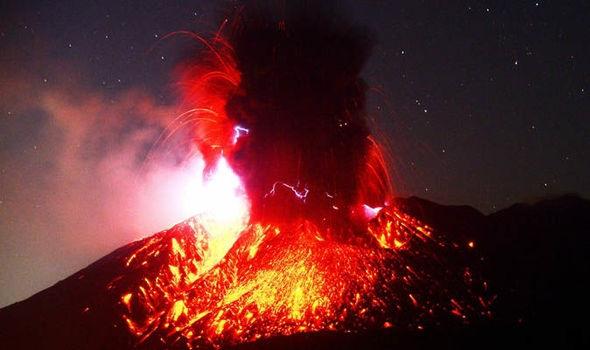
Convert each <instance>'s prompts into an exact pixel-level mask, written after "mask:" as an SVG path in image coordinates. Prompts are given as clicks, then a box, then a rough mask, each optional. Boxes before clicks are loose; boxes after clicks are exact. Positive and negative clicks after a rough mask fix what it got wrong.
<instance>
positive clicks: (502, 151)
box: [0, 0, 590, 306]
mask: <svg viewBox="0 0 590 350" xmlns="http://www.w3.org/2000/svg"><path fill="white" fill-rule="evenodd" d="M233 6H237V5H235V4H234V3H232V2H226V3H224V4H223V5H222V4H221V3H212V2H204V1H196V0H192V1H152V0H149V1H145V0H144V1H69V2H68V1H55V2H54V1H46V2H43V1H38V2H30V1H18V2H17V1H12V2H10V1H4V2H3V3H2V5H0V62H1V68H0V265H1V266H2V268H1V269H0V285H2V286H3V287H2V288H1V290H0V306H2V305H6V304H9V303H12V302H14V301H17V300H20V299H22V298H25V297H27V296H29V295H31V294H32V293H34V292H36V291H39V290H41V289H43V288H45V287H48V286H49V285H51V284H53V283H55V282H56V281H57V280H59V279H60V278H64V277H66V276H68V275H70V274H71V273H73V272H74V271H76V270H78V269H80V268H82V267H84V266H85V265H87V264H88V263H90V262H92V261H94V260H96V259H97V258H99V257H100V256H102V255H104V254H106V253H108V252H109V251H111V250H113V249H114V248H116V247H118V246H120V245H122V244H125V243H128V242H129V241H130V240H133V239H137V238H139V237H141V236H145V235H147V234H149V233H150V232H153V231H156V230H159V229H163V228H165V227H166V226H167V225H170V224H173V223H174V222H177V221H178V220H179V219H181V218H179V217H177V216H175V215H174V214H171V213H170V212H171V210H170V209H169V210H166V209H162V208H164V207H166V206H168V207H169V205H168V203H170V202H173V201H174V198H173V196H172V195H171V194H170V193H169V192H166V190H161V189H160V188H159V187H158V184H159V183H160V181H157V180H158V179H170V178H173V179H174V176H175V175H174V174H175V173H174V171H173V170H170V172H167V171H168V170H169V169H168V170H166V171H164V172H157V173H155V175H154V176H153V177H152V178H150V181H148V183H147V184H146V183H145V182H142V183H139V184H138V183H137V182H133V181H130V180H129V179H130V178H133V176H134V175H135V174H136V172H137V169H138V166H137V164H140V163H141V159H142V157H144V156H145V152H146V150H147V149H149V145H150V144H151V143H153V141H154V140H155V139H156V138H157V136H158V135H159V133H160V132H161V131H162V130H163V128H164V127H165V126H166V122H167V121H169V120H170V118H171V117H174V116H175V115H177V114H178V113H180V112H181V111H182V107H181V106H179V105H178V89H177V87H176V86H175V67H176V66H177V64H178V63H179V62H180V61H182V59H183V58H184V57H186V56H187V54H188V52H191V50H194V49H195V47H197V46H198V45H196V44H195V43H194V42H191V41H190V40H187V39H184V38H182V37H172V38H170V39H163V40H162V38H163V37H165V36H166V34H169V33H171V32H174V31H179V30H191V31H196V32H199V33H203V34H205V35H208V34H210V33H212V32H214V31H215V30H216V29H217V28H218V26H219V24H220V23H221V21H222V20H223V18H224V17H223V16H224V14H223V11H221V9H223V8H227V7H230V8H231V7H233ZM341 6H342V9H343V12H345V13H346V14H347V16H348V17H349V18H350V19H351V20H352V21H354V22H358V23H360V24H363V25H365V26H367V27H368V28H369V29H370V30H371V32H372V33H373V34H374V36H375V42H376V45H375V48H374V51H373V54H372V56H371V58H370V60H369V63H368V64H367V66H366V67H365V70H364V74H363V76H364V77H365V79H366V81H367V82H368V84H369V86H370V87H371V91H370V93H369V105H368V109H369V113H370V115H371V116H372V117H373V118H374V119H375V122H374V125H373V128H374V131H375V132H376V133H377V134H378V135H379V136H380V137H381V139H382V140H386V141H387V143H388V144H389V147H390V152H391V154H392V157H393V162H392V166H391V168H392V173H393V175H394V181H395V183H394V187H395V189H396V191H397V194H398V195H400V196H409V195H415V196H419V197H423V198H427V199H430V200H433V201H436V202H439V203H441V204H466V205H471V206H474V207H476V208H477V209H479V210H481V211H483V212H485V213H489V212H493V211H496V210H498V209H501V208H504V207H507V206H509V205H511V204H513V203H515V202H519V201H530V200H534V199H537V198H541V197H546V196H553V195H558V194H563V193H570V192H574V193H578V194H581V195H582V196H585V197H589V196H590V183H589V182H588V181H587V179H588V178H589V177H590V153H589V150H590V116H589V115H588V114H589V113H590V98H589V97H590V57H589V56H590V48H589V45H588V43H589V42H590V26H588V23H587V22H588V21H587V20H588V18H590V4H589V3H588V2H585V1H567V2H564V1H517V2H516V1H456V2H453V4H445V5H444V6H443V5H440V3H439V2H428V1H363V2H360V1H357V2H353V1H346V2H343V3H342V5H341ZM164 192H165V193H166V194H165V195H162V193H164ZM145 193H147V194H148V195H144V196H143V197H142V196H141V195H140V194H145ZM160 195H162V196H163V197H159V196H160ZM139 197H141V198H140V199H138V198H139ZM147 197H149V198H147ZM129 198H132V199H131V200H130V199H129ZM148 199H149V200H148ZM146 201H148V202H150V203H149V205H146V204H145V203H146ZM130 207H131V208H130ZM146 213H148V214H146ZM146 216H149V218H150V220H151V221H150V220H144V219H145V217H146ZM146 221H149V222H148V223H145V222H146Z"/></svg>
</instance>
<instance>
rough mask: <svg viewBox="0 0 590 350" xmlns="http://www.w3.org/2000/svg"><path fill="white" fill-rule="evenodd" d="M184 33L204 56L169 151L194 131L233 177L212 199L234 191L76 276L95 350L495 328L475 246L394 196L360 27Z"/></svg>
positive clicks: (284, 15) (244, 18)
mask: <svg viewBox="0 0 590 350" xmlns="http://www.w3.org/2000/svg"><path fill="white" fill-rule="evenodd" d="M181 34H182V33H181ZM184 34H187V35H190V36H191V37H193V38H194V39H195V40H197V41H198V42H200V43H201V44H203V46H204V47H206V50H204V52H202V53H200V54H199V55H198V56H197V57H195V58H194V59H192V60H190V61H188V62H186V63H185V65H184V66H183V67H182V69H181V70H182V72H183V75H182V80H181V83H180V85H181V87H182V89H183V91H184V93H185V103H186V105H187V112H186V113H184V114H182V115H181V116H179V117H178V118H177V119H176V120H175V121H174V122H173V123H172V124H171V125H170V127H169V133H168V135H164V138H163V139H162V140H163V141H165V140H166V138H167V137H168V136H169V135H170V134H173V133H174V132H175V131H176V130H178V129H181V128H190V130H191V133H192V135H193V137H192V139H191V142H192V143H193V144H194V145H195V146H196V147H197V149H198V153H199V154H200V155H202V156H203V158H204V160H205V163H206V166H205V170H204V173H203V177H204V181H205V183H210V184H214V183H215V181H219V176H224V175H223V174H221V173H222V172H225V174H226V175H227V174H229V175H227V176H230V179H234V180H235V181H233V182H232V181H229V182H223V181H222V182H218V186H217V187H216V186H212V187H211V188H214V189H215V188H217V189H219V191H221V192H223V191H226V192H225V193H226V194H227V191H230V192H229V193H230V195H229V196H221V197H219V198H223V201H222V202H221V203H219V201H217V199H218V198H217V196H218V195H220V194H219V193H217V192H215V190H213V191H211V192H209V193H207V196H208V197H207V200H208V201H211V202H215V205H213V206H212V208H213V209H212V210H210V211H204V212H202V213H201V214H198V215H196V216H195V217H193V218H190V219H188V220H187V221H185V222H183V223H181V224H178V225H176V226H174V227H173V228H171V229H169V230H167V231H164V232H161V233H158V234H156V235H154V236H152V237H149V238H146V239H143V240H141V241H137V242H134V243H132V244H130V245H128V246H126V247H124V248H122V249H120V250H118V251H116V252H114V253H112V254H111V255H109V256H108V259H107V258H105V259H103V260H101V261H99V262H98V263H96V264H95V265H92V266H90V267H89V268H87V269H85V270H83V271H81V272H80V273H78V274H76V275H74V276H73V277H72V280H71V281H74V280H75V281H76V283H77V284H78V288H79V289H80V290H83V291H90V290H92V289H96V290H100V291H101V292H100V294H101V295H100V296H97V295H94V296H93V297H88V298H80V299H78V300H74V301H73V303H74V304H75V307H74V309H76V311H75V312H76V314H77V315H78V316H77V317H78V318H79V319H80V320H79V322H80V324H82V325H84V326H85V327H88V328H92V329H102V331H97V333H98V336H100V337H102V338H101V339H103V340H101V341H100V342H99V343H100V344H103V345H105V344H110V345H113V344H116V345H117V346H135V347H140V348H158V347H166V348H200V347H221V346H226V345H236V344H240V343H247V342H252V341H256V340H258V339H261V338H270V337H274V336H280V335H290V334H294V333H306V332H319V331H329V332H358V331H365V330H371V329H382V328H393V329H401V330H416V331H420V330H423V329H425V328H428V327H437V326H440V325H441V324H444V325H445V326H446V327H448V326H449V325H464V324H467V323H469V322H472V321H473V320H478V319H482V318H487V317H489V316H490V311H489V304H490V302H491V298H490V296H489V293H488V291H487V284H486V282H485V281H484V280H483V279H482V278H481V276H480V274H479V272H478V271H477V268H476V266H475V265H476V264H477V262H478V261H479V260H478V257H477V254H476V253H475V247H474V242H470V241H461V240H455V241H453V240H452V239H449V238H447V237H445V236H444V235H443V234H442V233H439V232H437V230H436V228H432V227H430V226H428V225H427V224H425V223H423V222H421V221H420V220H418V219H416V218H415V217H413V216H412V215H409V214H407V213H406V212H405V211H404V210H403V208H402V207H400V206H398V205H397V204H396V202H395V201H394V200H393V199H392V192H391V184H390V178H389V176H388V175H387V165H386V163H385V157H384V156H383V154H382V149H381V147H380V146H379V144H378V142H377V141H376V140H375V139H374V138H372V137H371V134H370V128H369V126H368V122H367V118H368V117H367V115H366V112H365V91H366V85H365V83H364V82H363V81H362V79H361V78H360V77H359V74H360V71H361V69H362V67H363V64H364V62H365V60H366V58H367V55H368V52H369V49H370V46H371V40H370V38H369V36H368V34H367V32H366V31H365V30H363V29H362V28H357V27H355V26H353V25H350V24H348V23H345V22H343V21H342V20H341V19H340V18H339V17H337V16H335V14H334V13H332V12H331V7H330V6H325V7H323V6H319V8H317V7H314V8H313V9H309V8H307V7H302V6H299V7H298V6H290V5H285V6H284V7H283V8H272V9H269V8H260V7H259V6H257V5H252V6H250V7H244V8H241V9H240V11H239V12H238V13H237V14H236V15H235V16H234V18H233V19H232V20H231V21H227V22H226V23H224V26H222V28H221V29H220V30H219V32H218V33H217V34H216V35H214V36H212V37H211V38H203V37H201V36H198V35H196V34H191V33H184ZM236 176H237V177H236ZM232 194H233V197H232ZM246 197H247V200H246V199H245V198H246ZM246 201H247V203H248V204H246ZM236 203H237V204H236ZM224 214H226V215H224ZM99 320H100V321H99ZM99 323H100V324H102V326H97V324H99ZM72 327H74V328H75V326H73V325H72ZM97 327H98V328H97ZM63 332H67V331H66V330H63ZM54 336H56V337H57V336H58V335H54ZM66 337H67V336H66ZM104 339H107V340H104ZM101 342H102V343H101ZM109 342H110V343H109ZM100 344H99V345H97V346H98V347H100V346H101V345H100Z"/></svg>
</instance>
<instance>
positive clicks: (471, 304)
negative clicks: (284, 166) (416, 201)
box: [108, 207, 488, 348]
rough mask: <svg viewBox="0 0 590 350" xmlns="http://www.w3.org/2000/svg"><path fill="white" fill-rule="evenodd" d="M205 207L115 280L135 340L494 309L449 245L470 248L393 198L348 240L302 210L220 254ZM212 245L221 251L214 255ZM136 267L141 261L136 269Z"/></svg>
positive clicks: (413, 320) (421, 323)
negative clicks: (302, 215) (453, 264)
mask: <svg viewBox="0 0 590 350" xmlns="http://www.w3.org/2000/svg"><path fill="white" fill-rule="evenodd" d="M200 222H201V221H200V219H199V218H193V219H190V220H188V221H186V222H184V223H182V224H179V225H177V226H175V227H174V228H172V229H170V230H168V231H164V232H162V233H160V234H157V235H155V236H153V237H151V238H148V239H145V240H143V241H141V242H140V245H139V248H138V249H137V250H136V251H135V252H134V253H132V254H131V255H130V256H126V257H122V260H121V263H122V264H125V265H126V266H127V268H128V269H129V270H130V271H129V272H130V273H129V274H128V275H129V276H143V277H142V278H141V279H137V280H133V281H130V280H128V279H126V278H125V276H122V277H121V278H119V279H116V280H114V281H112V282H111V283H110V284H109V286H108V288H109V289H110V290H111V292H112V293H115V294H116V295H117V298H118V300H120V305H121V306H120V309H121V315H122V319H123V320H124V322H125V324H126V325H127V327H128V328H129V330H130V331H131V332H132V333H133V334H135V335H136V337H137V343H138V345H139V346H146V347H150V346H155V345H157V344H160V342H161V341H164V342H165V343H166V344H167V345H174V346H177V347H186V348H192V347H202V346H205V347H218V346H222V345H228V344H236V343H243V342H249V341H254V340H257V339H260V338H267V337H271V336H276V335H288V334H293V333H297V332H312V331H320V330H332V331H358V330H362V329H373V328H382V327H385V328H389V327H398V328H401V329H422V328H423V327H427V326H430V325H434V324H437V323H438V322H441V321H443V320H444V322H458V323H465V322H469V321H470V320H471V319H473V318H479V317H482V316H484V315H487V313H488V310H487V302H486V301H485V299H484V298H483V294H484V292H485V290H484V289H485V288H484V283H483V282H482V281H481V280H478V279H477V278H476V277H474V276H473V274H472V273H471V272H470V270H469V269H468V268H465V269H461V270H460V271H453V270H452V269H450V268H449V264H448V263H449V261H446V260H445V259H447V258H446V257H447V256H448V255H449V254H452V255H455V256H458V255H461V254H462V252H464V251H466V249H465V248H463V247H459V246H455V245H452V244H449V243H447V242H444V241H443V240H442V237H434V233H433V232H432V229H431V228H430V227H428V226H427V225H424V224H422V223H421V222H419V221H418V220H416V219H414V218H412V217H411V216H408V215H405V214H403V213H402V212H400V211H399V210H398V209H397V208H395V207H387V208H385V209H383V210H381V211H380V212H379V213H378V214H377V216H376V217H375V218H374V219H373V220H372V221H371V222H370V223H369V227H368V230H367V233H366V237H362V238H363V239H362V240H357V241H355V242H343V241H339V240H338V239H335V238H332V237H330V235H328V234H326V232H322V231H321V230H320V229H318V228H317V227H316V226H315V225H313V224H312V223H310V222H307V221H300V222H297V223H293V224H290V225H286V226H285V227H276V226H270V225H266V226H263V225H260V224H255V223H254V224H250V225H248V227H247V228H246V229H245V230H244V231H243V232H242V233H241V235H240V236H239V238H238V239H237V241H235V243H233V242H232V244H233V245H231V248H230V249H229V251H228V252H227V254H224V256H222V258H220V257H219V255H220V253H215V254H212V253H211V252H210V249H212V245H211V244H212V242H213V241H212V240H214V239H215V238H214V237H213V236H212V235H210V234H209V233H208V232H207V231H206V230H205V228H204V227H203V226H202V225H201V224H200ZM212 256H215V257H214V258H212ZM132 272H135V273H132Z"/></svg>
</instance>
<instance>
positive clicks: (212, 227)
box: [181, 157, 249, 236]
mask: <svg viewBox="0 0 590 350" xmlns="http://www.w3.org/2000/svg"><path fill="white" fill-rule="evenodd" d="M203 169H204V163H203V162H202V161H200V162H198V163H197V166H196V167H195V168H194V170H193V171H192V172H193V177H192V181H191V182H190V183H187V184H186V187H185V191H184V192H183V193H182V199H181V203H182V209H181V210H182V212H184V213H186V214H187V217H188V216H195V215H198V216H199V218H200V219H201V220H200V221H201V223H202V224H203V226H205V228H206V229H207V231H208V232H209V234H211V235H212V236H216V235H225V234H227V233H228V231H235V230H240V229H242V228H243V227H244V225H245V224H246V223H247V221H248V212H249V204H248V199H247V197H246V193H245V191H244V186H243V185H242V182H241V181H240V178H239V177H238V176H237V175H236V174H235V173H234V172H233V170H232V168H231V167H230V166H229V164H228V163H227V160H226V159H225V158H223V157H221V158H220V159H219V161H218V162H217V164H216V166H215V168H214V170H213V171H212V173H211V174H210V175H209V176H207V177H206V179H205V180H203V176H202V174H203Z"/></svg>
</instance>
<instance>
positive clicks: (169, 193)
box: [0, 75, 203, 306]
mask: <svg viewBox="0 0 590 350" xmlns="http://www.w3.org/2000/svg"><path fill="white" fill-rule="evenodd" d="M67 76H68V77H71V76H72V75H67ZM73 76H75V75H73ZM13 78H14V79H12V81H14V82H15V83H16V82H18V81H21V82H22V81H31V79H28V78H27V77H20V78H19V77H13ZM5 81H8V80H5ZM41 85H42V86H41V87H39V86H36V87H30V86H27V85H26V84H25V85H21V86H20V87H19V85H18V84H12V85H10V84H6V85H3V86H2V89H1V90H2V91H3V96H2V103H3V106H2V108H1V109H2V115H3V117H2V119H1V121H0V122H1V124H0V125H1V126H2V129H3V130H2V133H1V136H2V139H1V140H0V143H1V146H2V147H1V148H0V166H1V167H0V171H1V174H0V175H1V176H0V188H1V191H0V221H1V222H2V225H1V229H2V232H1V235H0V239H1V243H0V264H1V265H2V266H5V267H6V266H10V268H3V269H1V270H0V273H1V275H0V285H2V286H3V287H2V288H1V291H0V294H1V295H0V306H2V305H6V304H9V303H11V302H14V301H17V300H19V299H22V298H23V297H26V296H28V295H31V294H32V293H34V292H36V291H39V290H41V289H43V288H45V287H47V286H49V285H51V284H53V283H55V282H56V281H57V280H59V279H61V278H64V277H67V276H68V275H70V274H71V273H73V272H75V271H76V270H78V269H80V268H82V267H84V266H85V265H87V264H88V263H91V262H92V261H94V260H96V259H97V258H99V257H101V256H102V255H104V254H106V253H108V252H109V251H111V250H113V249H115V248H117V247H119V246H121V245H123V244H126V243H129V242H130V241H133V240H136V239H139V238H142V237H144V236H146V235H149V234H151V233H153V232H156V231H159V230H161V229H164V228H167V227H169V226H171V225H173V224H175V223H178V222H179V221H181V220H183V219H185V218H187V217H188V216H190V215H191V214H194V213H193V212H191V211H192V210H193V209H194V207H193V206H191V203H190V201H191V198H190V196H193V195H194V194H195V190H196V188H195V184H198V183H199V181H200V180H201V178H200V171H201V170H202V168H203V164H202V163H203V162H202V161H201V160H200V159H199V157H196V156H195V157H193V158H192V160H189V161H187V160H186V159H185V158H186V156H187V155H188V154H191V150H190V149H189V148H186V147H184V148H183V147H180V146H183V145H184V144H183V143H182V141H183V137H182V133H180V134H176V138H173V140H176V141H174V142H176V143H174V142H173V141H170V142H173V144H174V147H166V145H168V146H170V142H166V143H160V146H157V147H156V148H153V146H154V142H155V141H156V140H157V139H158V138H159V137H160V135H162V132H163V131H165V128H166V127H167V125H168V124H169V122H170V121H171V120H172V119H173V118H174V117H175V116H177V115H178V114H179V112H180V110H179V109H178V108H177V107H176V106H169V105H161V104H158V103H157V102H156V101H155V100H154V98H152V97H151V96H149V94H147V93H145V92H142V91H140V90H138V89H130V90H127V91H125V92H122V93H118V94H115V95H113V94H111V95H107V94H105V93H101V92H96V91H91V90H88V89H86V88H84V87H83V86H82V84H78V83H76V82H72V81H69V82H67V83H63V82H61V83H53V84H52V82H51V81H49V82H47V83H43V84H41ZM172 150H175V152H176V153H174V152H172ZM193 154H194V152H193ZM148 155H149V156H150V157H147V156H148ZM147 158H149V159H150V160H149V161H146V159H147Z"/></svg>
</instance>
